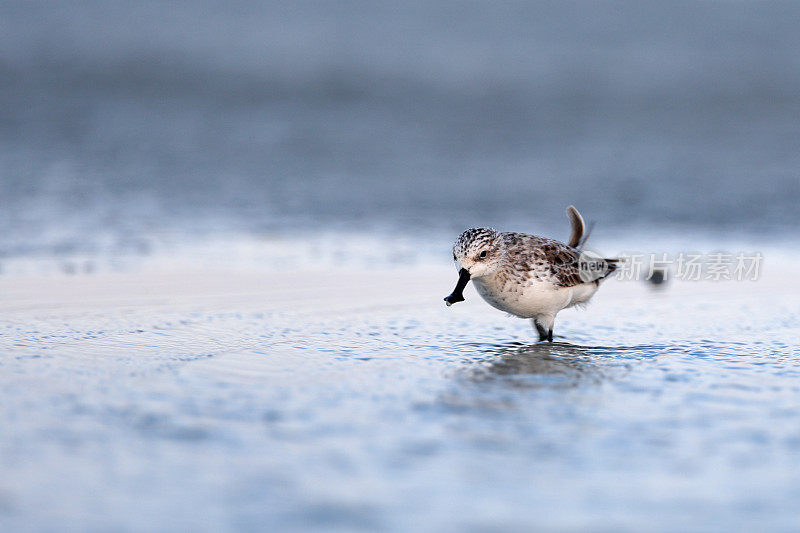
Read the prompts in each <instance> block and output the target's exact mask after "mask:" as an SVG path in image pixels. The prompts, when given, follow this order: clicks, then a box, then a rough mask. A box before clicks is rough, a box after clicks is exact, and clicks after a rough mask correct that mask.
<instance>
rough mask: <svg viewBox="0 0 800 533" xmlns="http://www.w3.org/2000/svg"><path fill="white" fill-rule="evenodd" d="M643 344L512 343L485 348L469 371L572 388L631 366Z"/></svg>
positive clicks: (480, 376) (476, 376) (481, 378)
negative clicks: (623, 345) (620, 345)
mask: <svg viewBox="0 0 800 533" xmlns="http://www.w3.org/2000/svg"><path fill="white" fill-rule="evenodd" d="M639 349H640V347H613V348H612V347H603V346H579V345H575V344H569V343H564V342H554V343H549V342H540V343H537V344H521V343H509V344H501V345H494V346H490V347H488V348H485V349H484V351H483V353H482V354H481V355H480V356H479V357H477V358H475V359H472V360H471V361H470V363H471V364H470V365H469V367H468V368H467V369H466V372H467V374H468V376H469V379H470V380H472V381H475V382H487V381H497V380H502V381H505V382H508V383H509V384H510V385H513V386H520V387H545V388H570V387H577V386H580V385H583V384H598V383H600V382H602V381H604V380H605V379H608V378H610V377H611V376H612V375H618V373H619V372H620V371H624V370H625V369H626V368H628V367H629V365H630V363H631V362H632V359H634V358H635V353H637V352H638V351H639Z"/></svg>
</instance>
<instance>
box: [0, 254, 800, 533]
mask: <svg viewBox="0 0 800 533" xmlns="http://www.w3.org/2000/svg"><path fill="white" fill-rule="evenodd" d="M256 275H259V274H256ZM388 275H389V277H393V279H394V280H395V283H396V285H395V286H394V287H391V288H387V287H384V288H381V279H383V276H374V275H373V276H372V277H370V276H360V275H357V276H349V277H348V276H345V277H344V278H342V279H343V281H342V282H341V287H333V286H331V284H330V283H329V280H330V279H335V277H336V276H334V277H332V278H325V277H324V276H322V277H320V278H318V281H319V284H318V286H317V287H318V288H319V290H318V291H308V290H305V291H304V290H303V288H302V287H298V286H297V285H296V284H295V282H294V281H293V280H291V279H290V280H287V286H286V287H285V290H284V291H283V293H280V292H279V291H276V290H275V289H274V287H272V286H269V285H268V284H269V283H280V282H281V280H280V278H279V277H278V278H277V279H275V278H276V276H279V275H277V274H275V275H272V276H263V278H262V282H263V283H262V284H264V285H265V286H264V287H263V288H262V289H260V290H262V291H264V293H265V294H267V293H272V294H274V297H273V299H272V301H268V300H267V299H264V298H262V295H261V294H259V293H258V290H259V289H258V285H259V284H258V283H254V279H255V278H253V279H243V280H242V282H241V283H242V285H244V286H252V287H253V288H254V291H255V294H252V295H247V294H243V293H240V292H237V291H236V290H235V289H236V287H234V286H224V287H222V288H218V287H215V286H213V284H212V283H208V284H205V285H203V284H200V283H197V281H196V280H198V279H203V276H199V277H195V278H194V279H193V280H189V281H186V282H185V283H186V284H187V286H196V287H198V290H197V292H196V293H195V294H192V295H191V297H189V296H187V295H186V293H187V291H185V290H184V288H182V287H180V286H177V285H176V283H173V282H170V281H169V279H167V280H165V281H164V287H167V288H165V289H164V290H163V291H153V292H152V293H151V294H142V291H141V290H140V287H142V286H146V285H147V284H145V283H143V281H142V280H143V279H144V280H147V279H148V278H146V277H145V278H136V277H135V276H132V275H130V274H121V275H118V277H114V276H111V277H109V278H108V279H107V280H106V281H105V282H107V283H110V284H111V285H113V286H116V287H117V290H116V292H111V293H110V292H108V291H107V290H106V287H105V286H104V285H102V283H101V281H98V277H97V276H96V275H88V276H84V277H83V278H81V277H75V276H73V277H66V276H56V277H54V278H46V277H45V278H42V277H35V278H33V280H34V281H36V280H38V281H36V282H37V283H41V282H42V279H44V284H43V286H42V287H41V288H42V290H43V291H44V293H48V292H50V293H51V296H50V297H47V296H43V297H42V298H40V299H39V301H38V303H37V302H34V303H30V302H29V303H30V305H25V302H24V300H22V299H20V300H14V297H13V294H12V296H11V297H7V299H6V303H5V304H4V306H5V307H4V309H5V311H4V321H3V326H2V327H3V331H2V333H1V336H0V342H2V352H1V353H2V359H0V364H1V365H2V372H0V387H1V388H2V390H3V402H2V410H0V418H1V420H0V425H2V427H3V428H4V430H3V436H2V439H0V447H2V453H1V454H0V457H2V463H1V468H2V471H3V476H2V481H0V503H1V504H0V525H2V526H3V528H4V529H8V530H19V529H20V528H23V527H24V528H26V529H34V530H47V529H52V528H54V527H58V528H59V529H60V528H64V527H69V528H74V529H81V530H107V529H120V530H136V529H142V528H155V529H171V528H181V529H192V530H218V529H263V528H264V527H267V528H269V529H275V530H297V529H307V528H313V529H330V530H341V529H353V530H358V529H365V530H367V529H368V530H373V529H376V528H380V529H385V530H396V531H408V530H436V531H442V530H444V531H456V530H458V531H463V530H480V531H483V530H505V529H508V528H516V529H526V528H528V529H529V528H531V527H539V528H542V527H545V528H552V529H556V528H558V529H582V528H593V529H597V528H600V529H620V528H621V529H625V530H641V529H644V528H648V529H656V530H675V529H687V528H689V529H695V530H697V529H711V530H727V529H734V528H742V527H758V528H759V529H761V530H764V529H771V530H787V529H791V528H793V527H794V525H795V524H796V521H797V519H798V518H800V517H799V516H798V511H797V509H798V506H797V503H798V501H800V470H799V469H797V468H796V465H797V464H798V460H800V430H798V428H800V413H799V412H798V410H797V405H798V402H800V386H798V384H797V380H798V377H799V376H800V348H799V347H798V344H797V338H798V333H800V307H798V304H797V301H798V300H797V295H796V294H794V293H787V292H786V291H785V290H783V287H782V285H781V283H780V281H781V278H780V276H778V275H777V274H773V277H772V278H766V279H764V280H762V281H759V282H757V283H749V284H747V283H734V284H732V285H725V284H720V283H716V284H715V283H696V284H690V283H683V284H678V283H676V284H674V285H672V286H671V287H669V288H667V290H662V291H653V290H650V289H649V288H647V287H645V286H643V285H641V284H638V283H631V282H628V283H625V282H612V283H609V284H607V286H604V287H603V291H601V293H600V294H599V295H598V297H597V298H596V301H595V302H594V303H593V305H592V306H591V307H590V308H589V309H588V310H585V311H567V312H565V313H563V314H562V315H561V316H560V317H559V321H558V326H557V329H556V334H557V338H556V342H555V343H553V344H547V343H544V344H530V343H531V341H532V338H533V332H532V330H530V328H529V326H528V324H527V323H526V322H523V321H520V320H516V319H512V318H508V317H505V316H503V315H502V314H501V313H498V312H495V311H493V310H492V309H490V308H489V307H488V306H486V305H485V304H483V303H482V302H479V301H478V296H477V295H476V294H475V293H474V291H473V290H472V289H471V288H468V290H467V291H466V297H467V302H465V303H463V304H459V305H458V306H454V307H453V308H449V309H448V308H446V307H445V306H444V305H443V303H442V302H441V301H440V297H441V296H442V295H443V294H446V293H447V292H448V290H449V288H450V287H449V284H450V283H451V282H454V275H453V274H452V273H451V272H449V271H428V270H424V269H420V270H418V271H414V270H412V271H410V272H405V273H402V272H397V271H395V272H394V273H392V272H391V271H390V272H389V273H388ZM206 276H207V278H206V279H207V280H208V281H211V280H212V279H213V278H214V277H216V274H215V275H209V274H206ZM337 276H344V273H340V274H338V275H337ZM270 277H271V278H273V279H271V280H270V279H269V278H270ZM160 278H163V276H161V275H160V274H156V275H155V276H154V277H152V278H150V282H152V281H153V280H158V279H160ZM48 279H49V281H48ZM353 279H356V280H359V281H358V283H361V284H362V285H363V286H364V287H366V288H367V290H365V292H364V293H362V294H361V295H360V296H359V297H358V298H352V297H351V298H350V299H349V300H348V301H345V300H346V299H345V298H340V297H339V296H341V295H345V294H352V287H351V286H348V283H352V282H353ZM348 280H349V281H348ZM126 282H127V283H128V285H127V289H126V288H125V287H126V285H125V283H126ZM398 284H399V285H398ZM69 285H74V286H75V289H74V290H75V291H76V293H75V294H77V296H74V297H67V296H66V293H65V294H54V293H53V291H56V290H71V289H69ZM65 286H66V288H65ZM203 286H204V287H205V289H201V288H200V287H203ZM91 287H95V289H96V290H95V292H94V293H92V291H89V290H88V289H87V288H91ZM169 287H171V289H170V288H169ZM326 287H327V289H326ZM398 287H399V288H400V289H402V291H401V292H400V293H399V294H397V293H396V292H395V291H397V290H398ZM6 289H8V287H6ZM437 289H438V293H437V292H436V290H437ZM126 290H127V291H130V292H129V293H126V292H125V291H126ZM326 290H327V291H328V292H325V291H326ZM170 291H171V292H170ZM309 292H310V293H311V294H309ZM24 293H25V290H24V289H20V290H19V291H18V292H17V294H18V295H20V294H24ZM439 293H441V294H439ZM7 294H8V293H7ZM81 294H83V295H84V296H80V295H81ZM181 294H183V295H184V296H182V297H181V296H180V295H181ZM392 294H397V296H396V297H395V301H394V304H393V305H385V299H386V298H387V297H391V296H390V295H392ZM98 295H99V296H98ZM136 298H139V299H138V300H137V299H136ZM159 298H161V299H162V300H159ZM275 298H277V300H276V299H275ZM65 299H71V303H70V304H69V305H68V306H64V305H63V304H61V307H59V304H58V302H63V301H64V300H65ZM287 302H292V303H287Z"/></svg>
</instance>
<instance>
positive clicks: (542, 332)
mask: <svg viewBox="0 0 800 533" xmlns="http://www.w3.org/2000/svg"><path fill="white" fill-rule="evenodd" d="M533 325H534V326H536V332H537V333H539V342H542V341H550V342H553V330H552V329H550V330H548V329H547V328H546V327H544V326H543V325H541V324H539V321H538V320H536V319H535V318H534V319H533Z"/></svg>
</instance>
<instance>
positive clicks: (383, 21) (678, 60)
mask: <svg viewBox="0 0 800 533" xmlns="http://www.w3.org/2000/svg"><path fill="white" fill-rule="evenodd" d="M797 20H800V4H798V3H796V2H705V1H704V2H694V1H690V2H684V1H679V2H640V1H636V2H590V1H571V2H561V1H559V2H447V1H425V2H402V3H397V2H383V1H341V2H322V3H310V2H304V1H292V2H263V3H261V2H259V3H255V2H252V3H251V2H239V1H231V2H224V3H214V2H202V1H192V2H169V3H163V2H152V1H142V2H122V1H103V2H92V1H75V2H50V1H30V2H4V3H2V4H0V227H2V228H3V231H2V232H0V253H2V254H3V255H6V256H9V255H11V256H14V255H20V254H23V255H24V254H40V253H45V254H48V253H53V252H55V253H58V252H65V251H66V252H70V251H89V252H91V251H97V250H106V249H112V250H120V249H122V250H125V249H132V250H136V249H142V248H146V247H147V246H149V243H150V241H153V240H158V238H159V237H158V236H159V235H161V234H164V233H170V234H173V235H180V236H181V238H187V239H194V238H196V237H202V236H203V235H206V234H208V233H213V232H219V231H222V232H231V231H233V232H242V233H245V234H263V233H273V234H274V233H276V232H277V233H279V234H291V233H292V232H294V231H298V230H306V231H312V232H313V231H317V230H320V229H326V230H329V229H331V228H333V229H339V228H341V229H347V230H356V231H359V230H363V229H366V230H371V229H374V228H381V229H383V230H387V231H397V232H411V233H414V232H421V231H423V230H425V231H428V230H431V229H439V230H441V231H442V232H445V231H447V232H453V231H458V230H460V229H463V227H465V226H468V225H475V224H493V225H495V226H497V227H502V228H504V229H514V230H522V231H541V232H543V233H548V232H556V231H558V232H559V235H560V233H563V232H564V231H565V228H564V225H565V221H564V219H563V214H562V213H563V209H564V207H565V206H566V205H567V204H570V203H572V204H575V205H577V206H579V207H580V208H581V210H582V211H583V212H584V214H585V215H586V216H587V218H591V219H593V220H596V221H597V222H598V223H600V224H602V225H603V227H604V228H606V231H611V232H613V231H615V229H618V230H625V229H628V228H642V227H644V228H650V229H651V230H652V231H656V230H659V231H661V230H664V229H665V228H666V231H667V232H670V231H673V230H674V229H680V230H684V229H686V228H691V229H693V230H697V231H698V232H705V233H709V232H712V233H713V232H729V233H733V234H755V235H762V234H763V235H772V236H777V237H778V238H781V237H782V236H785V235H788V234H789V233H788V232H789V231H791V230H792V229H794V228H795V227H796V226H797V224H798V223H800V214H799V213H798V209H797V206H798V200H799V199H800V177H799V173H798V168H800V120H798V119H800V54H798V50H800V32H798V31H797Z"/></svg>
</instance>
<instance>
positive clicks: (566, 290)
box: [472, 277, 597, 318]
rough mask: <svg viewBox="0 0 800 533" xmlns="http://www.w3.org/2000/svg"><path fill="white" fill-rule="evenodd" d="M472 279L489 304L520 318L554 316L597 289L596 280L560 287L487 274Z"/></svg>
mask: <svg viewBox="0 0 800 533" xmlns="http://www.w3.org/2000/svg"><path fill="white" fill-rule="evenodd" d="M472 281H473V283H474V284H475V289H476V290H477V291H478V294H480V295H481V297H482V298H483V299H484V300H486V302H487V303H488V304H489V305H491V306H492V307H495V308H497V309H500V310H501V311H505V312H506V313H510V314H512V315H515V316H518V317H521V318H535V317H540V316H555V314H556V313H558V312H559V311H561V310H562V309H565V308H567V307H571V306H573V305H576V304H580V303H584V302H586V301H588V300H589V298H591V297H592V295H593V294H594V293H595V292H596V291H597V284H595V283H593V282H592V283H584V284H581V285H576V286H575V287H559V286H557V285H553V284H552V283H547V282H544V281H538V280H532V281H531V282H530V283H529V284H527V285H525V286H521V285H516V284H505V285H500V284H499V283H497V282H496V281H495V280H494V279H492V278H488V277H485V278H476V279H473V280H472Z"/></svg>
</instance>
